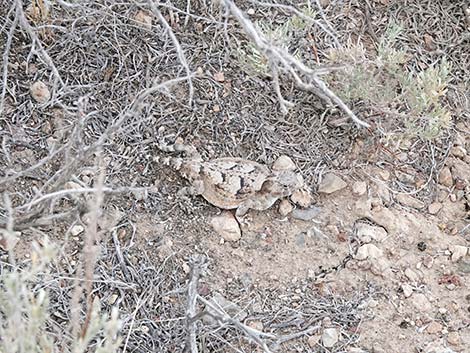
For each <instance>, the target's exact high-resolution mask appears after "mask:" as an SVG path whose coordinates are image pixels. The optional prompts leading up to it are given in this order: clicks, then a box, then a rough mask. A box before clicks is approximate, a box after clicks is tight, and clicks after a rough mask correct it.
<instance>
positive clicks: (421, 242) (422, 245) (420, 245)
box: [416, 241, 428, 251]
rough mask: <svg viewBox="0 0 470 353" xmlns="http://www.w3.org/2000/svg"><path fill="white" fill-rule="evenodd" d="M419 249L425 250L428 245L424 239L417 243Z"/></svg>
mask: <svg viewBox="0 0 470 353" xmlns="http://www.w3.org/2000/svg"><path fill="white" fill-rule="evenodd" d="M416 246H417V248H418V250H419V251H426V249H427V247H428V245H427V244H426V243H425V242H424V241H420V242H419V243H418V244H417V245H416Z"/></svg>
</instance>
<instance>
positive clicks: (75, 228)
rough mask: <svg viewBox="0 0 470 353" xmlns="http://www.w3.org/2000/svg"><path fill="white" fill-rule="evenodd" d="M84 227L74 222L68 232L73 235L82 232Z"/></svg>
mask: <svg viewBox="0 0 470 353" xmlns="http://www.w3.org/2000/svg"><path fill="white" fill-rule="evenodd" d="M84 230H85V228H84V227H83V226H82V225H81V224H76V225H74V226H73V227H72V228H71V229H70V234H72V235H73V236H74V237H75V236H77V235H79V234H81V233H83V231H84Z"/></svg>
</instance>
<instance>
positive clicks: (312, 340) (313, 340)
mask: <svg viewBox="0 0 470 353" xmlns="http://www.w3.org/2000/svg"><path fill="white" fill-rule="evenodd" d="M320 338H321V336H320V335H313V336H310V337H309V338H308V339H307V344H308V346H309V347H310V348H315V347H316V346H317V345H318V343H320Z"/></svg>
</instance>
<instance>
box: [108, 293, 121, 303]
mask: <svg viewBox="0 0 470 353" xmlns="http://www.w3.org/2000/svg"><path fill="white" fill-rule="evenodd" d="M117 298H119V295H117V294H111V295H110V296H109V298H108V304H109V305H114V303H116V300H117Z"/></svg>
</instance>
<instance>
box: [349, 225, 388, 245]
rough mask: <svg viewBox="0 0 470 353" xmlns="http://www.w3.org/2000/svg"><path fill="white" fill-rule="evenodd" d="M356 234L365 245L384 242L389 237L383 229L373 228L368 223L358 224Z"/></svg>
mask: <svg viewBox="0 0 470 353" xmlns="http://www.w3.org/2000/svg"><path fill="white" fill-rule="evenodd" d="M356 233H357V236H358V238H359V240H360V241H362V242H363V243H370V242H371V241H372V240H374V241H377V242H382V241H383V240H385V238H386V237H387V235H388V234H387V231H386V230H385V229H384V228H383V227H378V226H373V225H370V224H367V223H358V224H357V226H356Z"/></svg>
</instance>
